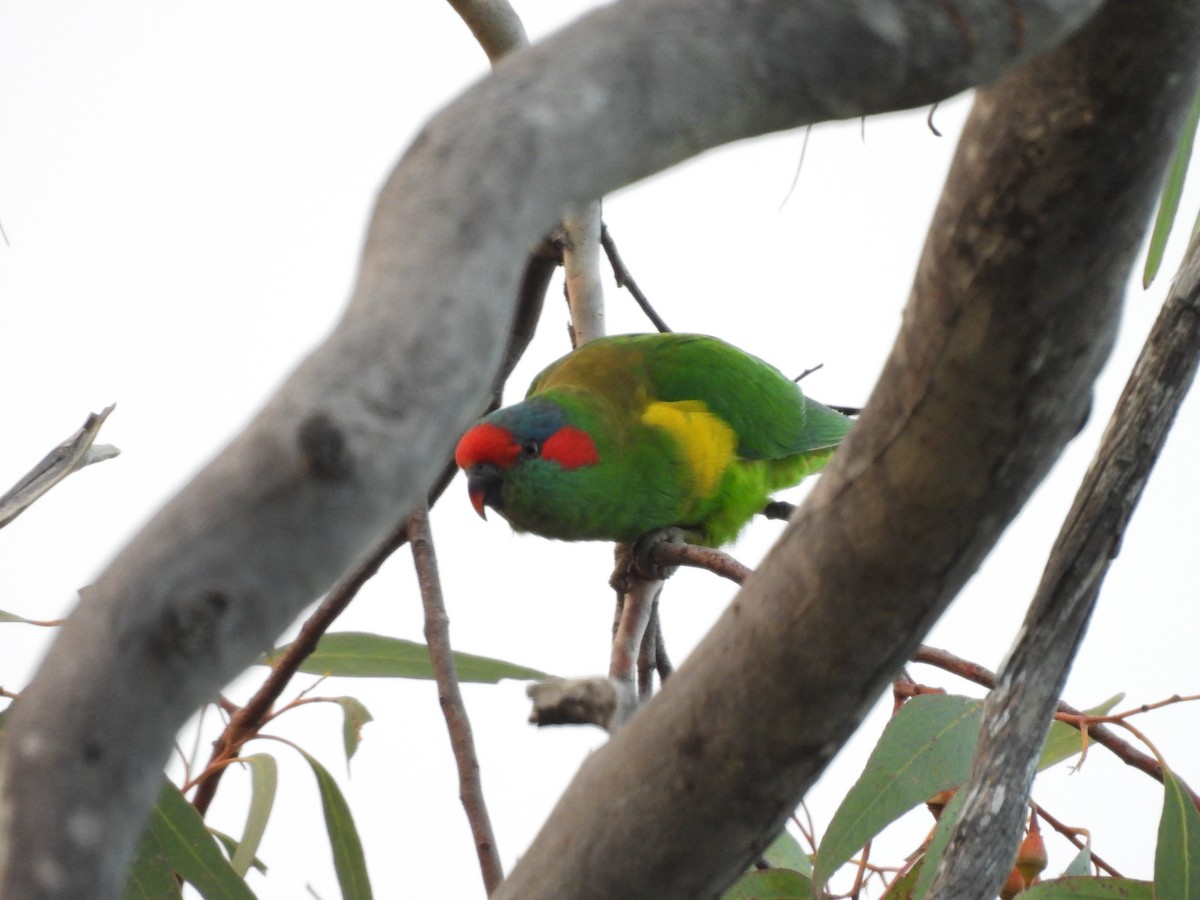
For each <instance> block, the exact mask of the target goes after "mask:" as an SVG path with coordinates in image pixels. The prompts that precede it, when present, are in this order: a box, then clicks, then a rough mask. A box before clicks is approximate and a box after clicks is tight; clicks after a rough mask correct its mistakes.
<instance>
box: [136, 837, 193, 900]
mask: <svg viewBox="0 0 1200 900" xmlns="http://www.w3.org/2000/svg"><path fill="white" fill-rule="evenodd" d="M123 896H124V900H172V898H174V897H182V896H183V888H182V886H181V885H180V884H179V882H178V881H177V880H176V878H175V872H174V870H172V868H171V864H170V863H169V862H167V855H166V854H165V853H164V852H163V849H162V847H160V846H159V843H158V841H157V840H156V839H155V837H154V835H153V833H152V832H151V831H150V829H149V828H147V829H146V830H145V831H144V832H143V833H142V837H141V840H139V841H138V844H137V847H136V848H135V849H134V851H133V860H132V862H130V864H129V872H128V874H127V875H126V876H125V893H124V895H123Z"/></svg>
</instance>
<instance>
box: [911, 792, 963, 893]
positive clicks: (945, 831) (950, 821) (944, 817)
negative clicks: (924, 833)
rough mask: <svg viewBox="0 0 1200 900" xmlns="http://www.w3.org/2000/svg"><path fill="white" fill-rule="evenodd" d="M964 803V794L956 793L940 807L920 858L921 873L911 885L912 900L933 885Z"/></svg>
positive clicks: (926, 891)
mask: <svg viewBox="0 0 1200 900" xmlns="http://www.w3.org/2000/svg"><path fill="white" fill-rule="evenodd" d="M966 802H967V801H966V793H965V792H964V791H957V792H956V793H955V794H954V796H953V797H951V798H950V802H949V803H947V804H946V805H945V806H944V807H942V814H941V815H940V816H939V817H938V820H937V824H936V825H934V826H933V834H932V835H931V836H930V838H929V846H928V847H926V848H925V856H924V857H922V858H921V871H920V872H918V873H917V880H916V881H915V882H914V883H913V892H912V896H913V900H921V898H922V897H924V896H925V894H926V893H928V891H929V885H930V884H932V883H933V876H934V875H936V874H937V867H938V865H939V864H940V863H941V861H942V857H943V856H944V855H945V853H946V845H947V844H949V843H950V835H952V834H953V833H954V826H955V825H956V824H957V823H958V819H959V816H961V815H962V808H963V805H964V804H965V803H966Z"/></svg>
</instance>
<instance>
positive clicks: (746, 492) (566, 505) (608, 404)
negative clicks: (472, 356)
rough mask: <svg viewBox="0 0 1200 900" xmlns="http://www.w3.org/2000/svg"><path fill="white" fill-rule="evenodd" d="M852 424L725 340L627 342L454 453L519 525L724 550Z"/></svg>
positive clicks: (549, 377)
mask: <svg viewBox="0 0 1200 900" xmlns="http://www.w3.org/2000/svg"><path fill="white" fill-rule="evenodd" d="M851 424H852V423H851V420H850V419H848V418H847V417H846V416H844V415H842V414H841V413H839V412H837V411H835V410H832V409H830V408H829V407H827V406H822V405H821V404H819V403H814V402H813V401H812V400H809V399H807V398H805V396H804V394H803V393H802V392H801V390H800V388H799V387H798V386H797V385H796V383H795V382H793V381H792V380H791V379H789V378H787V377H786V376H785V375H784V374H783V373H782V372H780V371H779V370H778V369H776V368H774V367H773V366H770V365H768V364H767V363H765V362H763V361H762V360H760V359H758V358H756V357H754V356H751V355H750V354H748V353H744V352H742V351H741V350H738V349H737V348H736V347H733V346H730V345H729V344H727V343H725V342H724V341H721V340H718V339H717V338H714V337H707V336H704V335H697V334H631V335H619V336H615V337H607V338H600V339H597V340H594V341H592V342H591V343H588V344H585V345H583V346H582V347H580V348H579V349H577V350H575V351H574V352H572V353H569V354H567V355H566V356H564V357H563V358H562V359H560V360H558V361H557V362H555V363H552V364H551V365H550V366H548V367H547V368H546V369H545V370H544V371H543V372H542V373H541V374H540V375H538V376H537V378H535V379H534V380H533V384H532V385H531V386H530V388H529V393H528V394H527V395H526V397H525V400H524V401H522V402H521V403H517V404H515V405H513V406H508V407H505V408H503V409H500V410H497V411H496V412H494V413H492V414H491V415H489V416H488V417H486V418H485V419H483V421H481V422H480V423H479V424H478V425H476V426H475V427H473V428H472V429H471V430H470V431H468V432H467V433H466V434H465V435H463V437H462V440H461V441H459V444H458V450H457V451H456V453H455V457H454V458H455V461H456V462H457V463H458V465H459V466H461V467H462V468H463V469H464V470H465V471H466V474H467V486H468V491H469V493H470V496H471V502H472V503H473V504H474V506H475V509H476V511H477V512H478V513H479V514H480V515H481V516H484V508H485V507H487V506H490V507H492V508H493V509H495V510H496V511H497V512H498V513H500V515H502V516H503V517H504V518H505V519H507V520H508V521H509V523H510V524H511V525H512V526H513V528H515V529H516V530H517V531H528V532H532V533H534V534H539V535H542V536H544V537H550V538H559V539H562V540H568V541H584V540H606V541H635V540H637V539H638V538H640V537H642V536H643V535H646V534H648V533H650V532H654V531H657V530H659V529H663V528H667V527H669V526H677V527H679V528H680V529H682V530H683V532H684V534H685V535H686V537H687V539H688V540H689V541H691V542H693V543H698V544H703V545H706V546H711V547H716V546H719V545H721V544H725V543H728V542H729V541H732V540H733V539H734V538H735V537H737V534H738V532H739V531H741V529H742V526H744V525H745V524H746V523H747V522H748V521H749V520H750V518H751V517H752V516H753V515H754V514H755V513H756V512H759V511H760V510H762V509H763V507H764V506H765V505H766V503H767V501H768V498H769V495H770V494H771V492H773V491H776V490H779V489H781V488H785V487H790V486H792V485H794V484H796V483H797V482H799V481H800V480H801V479H802V478H804V477H805V476H806V475H810V474H812V473H813V472H816V471H817V470H819V469H820V468H822V467H823V466H824V465H825V463H826V462H827V461H828V460H829V457H830V456H831V455H832V453H833V449H834V448H835V447H836V446H837V445H838V444H839V443H840V442H841V440H842V438H843V437H845V435H846V432H847V431H849V429H850V426H851ZM485 518H486V516H485Z"/></svg>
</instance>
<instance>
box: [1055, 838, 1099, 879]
mask: <svg viewBox="0 0 1200 900" xmlns="http://www.w3.org/2000/svg"><path fill="white" fill-rule="evenodd" d="M1091 874H1092V848H1091V845H1090V844H1085V845H1084V847H1083V849H1082V850H1080V851H1079V852H1078V853H1076V854H1075V858H1074V859H1073V860H1071V862H1070V864H1069V865H1068V866H1067V867H1066V868H1065V869H1063V873H1062V877H1063V878H1071V877H1073V876H1075V875H1091Z"/></svg>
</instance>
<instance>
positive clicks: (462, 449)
mask: <svg viewBox="0 0 1200 900" xmlns="http://www.w3.org/2000/svg"><path fill="white" fill-rule="evenodd" d="M520 452H521V448H520V447H519V446H518V445H517V443H516V442H515V441H514V440H513V436H512V433H511V432H510V431H509V430H508V429H507V428H501V427H500V426H499V425H493V424H492V423H491V422H483V423H482V424H479V425H476V426H475V427H474V428H472V429H471V430H470V431H468V432H467V433H466V434H464V435H463V436H462V440H460V441H459V442H458V449H457V450H455V451H454V461H455V462H456V463H457V464H458V466H459V468H461V469H469V468H470V467H471V466H474V465H478V464H479V463H493V464H495V465H498V466H508V465H511V464H512V462H513V460H515V459H516V458H517V454H519V453H520Z"/></svg>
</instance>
